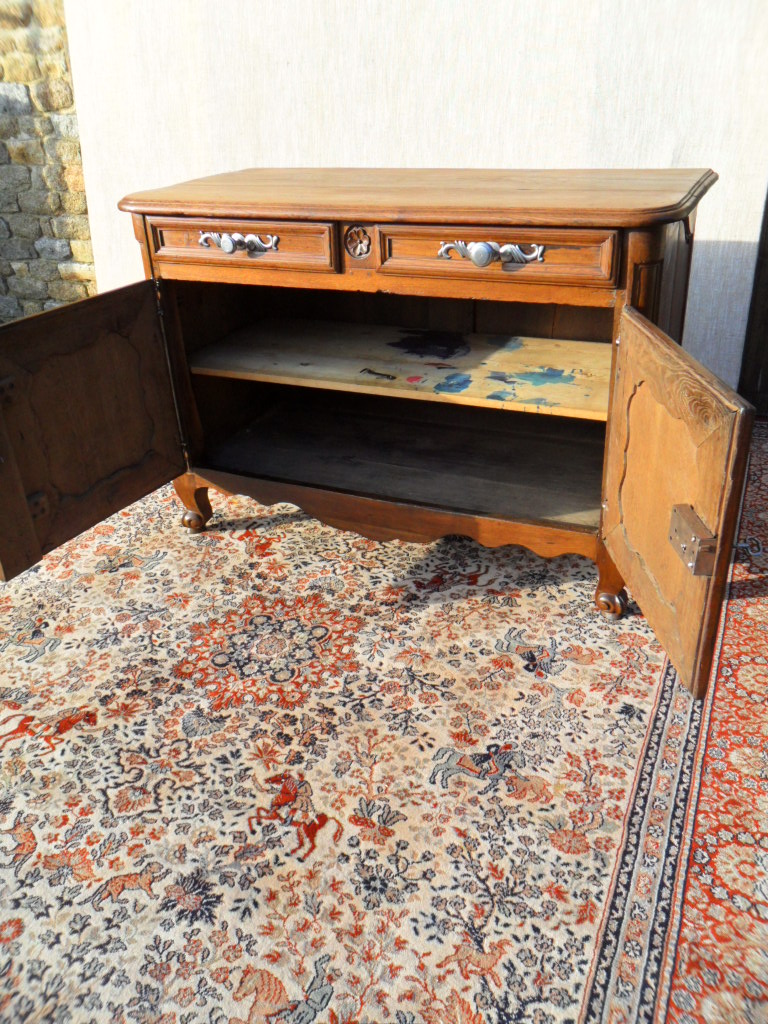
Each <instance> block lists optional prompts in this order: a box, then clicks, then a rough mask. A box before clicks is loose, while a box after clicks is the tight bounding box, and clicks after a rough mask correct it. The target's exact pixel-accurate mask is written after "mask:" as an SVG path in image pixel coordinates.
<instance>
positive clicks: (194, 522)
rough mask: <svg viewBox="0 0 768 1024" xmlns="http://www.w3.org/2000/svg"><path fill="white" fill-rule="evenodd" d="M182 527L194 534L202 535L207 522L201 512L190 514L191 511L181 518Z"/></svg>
mask: <svg viewBox="0 0 768 1024" xmlns="http://www.w3.org/2000/svg"><path fill="white" fill-rule="evenodd" d="M181 525H182V526H184V527H186V529H187V530H191V531H192V533H200V532H201V531H202V530H204V529H205V520H204V519H203V517H202V516H201V515H200V513H199V512H190V511H189V509H187V511H186V512H185V513H184V515H183V516H182V517H181Z"/></svg>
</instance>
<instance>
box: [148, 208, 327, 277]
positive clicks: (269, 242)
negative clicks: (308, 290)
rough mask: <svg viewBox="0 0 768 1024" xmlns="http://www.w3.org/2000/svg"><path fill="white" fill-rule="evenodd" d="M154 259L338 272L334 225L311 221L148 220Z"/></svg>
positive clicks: (200, 263)
mask: <svg viewBox="0 0 768 1024" xmlns="http://www.w3.org/2000/svg"><path fill="white" fill-rule="evenodd" d="M147 230H148V234H149V241H150V246H151V249H152V260H153V262H157V263H176V264H178V263H182V264H189V263H192V264H194V265H195V266H202V265H210V266H215V267H218V268H219V269H221V270H224V269H225V268H227V267H232V268H233V269H236V270H237V271H238V276H240V275H241V274H242V271H243V270H253V271H262V270H297V271H302V272H313V271H315V272H320V273H323V272H325V273H328V272H332V271H334V270H335V269H336V244H335V231H334V228H333V225H332V224H323V223H317V222H311V221H266V220H211V219H204V220H193V219H191V218H186V217H183V218H181V217H180V218H171V217H148V218H147Z"/></svg>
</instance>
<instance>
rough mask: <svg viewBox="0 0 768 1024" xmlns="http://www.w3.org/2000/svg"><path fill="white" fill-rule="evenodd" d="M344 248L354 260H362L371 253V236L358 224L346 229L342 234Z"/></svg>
mask: <svg viewBox="0 0 768 1024" xmlns="http://www.w3.org/2000/svg"><path fill="white" fill-rule="evenodd" d="M344 248H345V249H346V250H347V252H348V253H349V255H350V256H351V257H352V259H354V260H364V259H365V257H366V256H367V255H368V253H369V252H370V251H371V236H370V235H369V234H368V232H367V231H366V230H365V228H364V227H361V226H360V225H359V224H355V225H353V226H352V227H351V228H347V230H346V232H345V234H344Z"/></svg>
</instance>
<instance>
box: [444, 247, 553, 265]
mask: <svg viewBox="0 0 768 1024" xmlns="http://www.w3.org/2000/svg"><path fill="white" fill-rule="evenodd" d="M526 248H530V250H531V251H530V252H523V247H522V246H521V245H512V244H511V243H508V244H507V245H499V243H498V242H469V243H467V242H441V243H440V250H439V252H438V254H437V255H438V257H439V258H440V259H444V260H449V259H450V258H451V250H453V251H454V252H456V253H458V254H459V256H461V257H462V258H463V259H465V260H472V262H473V263H474V264H475V266H476V267H487V266H489V264H491V263H533V261H534V260H536V261H537V262H538V263H542V262H543V261H544V246H543V245H533V244H531V245H530V246H526Z"/></svg>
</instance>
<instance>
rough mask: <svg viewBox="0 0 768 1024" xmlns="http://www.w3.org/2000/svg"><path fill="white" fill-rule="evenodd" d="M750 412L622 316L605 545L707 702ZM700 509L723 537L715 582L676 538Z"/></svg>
mask: <svg viewBox="0 0 768 1024" xmlns="http://www.w3.org/2000/svg"><path fill="white" fill-rule="evenodd" d="M751 422H752V409H751V407H750V406H749V404H748V403H747V402H745V401H744V400H743V399H741V398H740V397H739V396H738V395H737V394H736V393H735V392H734V391H732V390H731V389H730V388H729V387H727V386H726V385H725V384H723V382H722V381H720V380H718V379H717V378H716V377H715V376H714V375H713V374H711V373H709V371H707V370H706V369H705V368H704V367H703V366H701V365H700V364H699V363H697V362H696V360H695V359H693V358H692V357H691V356H689V355H688V354H687V353H686V352H684V351H683V350H682V349H681V348H679V347H678V346H677V345H675V344H673V343H672V342H671V341H670V340H669V338H667V337H666V335H664V334H663V333H662V332H661V331H659V330H658V328H656V327H654V326H653V325H652V324H651V323H649V321H647V320H646V319H645V318H644V317H642V316H641V315H640V314H639V313H637V312H635V311H634V310H632V309H627V310H625V311H624V314H623V315H622V319H621V334H620V345H619V356H618V370H617V383H616V388H615V394H614V397H613V407H612V411H611V424H610V429H609V437H608V453H607V460H606V474H605V482H604V497H605V501H606V507H605V512H604V517H603V526H602V530H603V537H604V543H605V546H606V548H607V550H608V553H609V554H610V556H611V558H612V559H613V560H614V562H615V564H616V566H617V568H618V570H619V572H620V573H621V576H622V577H623V578H624V579H625V580H626V583H627V586H628V587H629V589H630V591H631V592H632V595H633V597H634V598H635V599H636V600H637V602H638V604H639V605H640V607H641V608H642V610H643V613H644V614H645V616H646V618H647V619H648V622H649V623H650V624H651V626H652V628H653V630H654V631H655V633H656V634H657V636H658V638H659V640H660V641H661V643H662V644H663V645H664V648H665V650H666V651H667V653H668V654H669V656H670V659H671V661H672V664H673V665H674V666H675V668H676V669H677V672H678V675H679V677H680V679H681V680H682V681H683V683H684V684H685V685H686V686H687V687H688V688H689V689H690V690H692V692H693V693H694V694H696V695H697V696H701V695H702V694H703V693H704V692H705V690H706V687H707V682H708V679H709V671H710V668H711V664H712V655H713V648H714V632H715V629H716V627H717V617H718V615H719V610H720V605H721V601H722V595H723V588H724V585H725V580H726V576H727V568H728V562H729V559H730V554H731V549H732V545H733V535H734V529H735V525H736V519H737V513H738V505H739V500H740V498H741V490H742V485H743V479H744V469H745V465H746V457H747V451H748V447H749V436H750V429H751ZM675 505H691V506H693V509H694V510H695V512H696V514H697V515H698V516H699V518H700V519H701V520H702V521H703V523H704V524H705V526H706V527H707V528H708V529H709V531H710V532H711V533H712V534H714V535H715V536H716V537H717V553H716V558H715V571H714V575H713V576H712V577H711V578H710V577H706V576H693V575H692V574H691V573H690V571H689V570H688V568H687V567H686V565H685V564H684V562H683V561H682V560H681V558H680V557H679V555H678V553H677V552H676V551H675V549H674V548H673V546H672V544H671V543H670V541H669V527H670V518H671V514H672V508H673V506H675Z"/></svg>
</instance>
